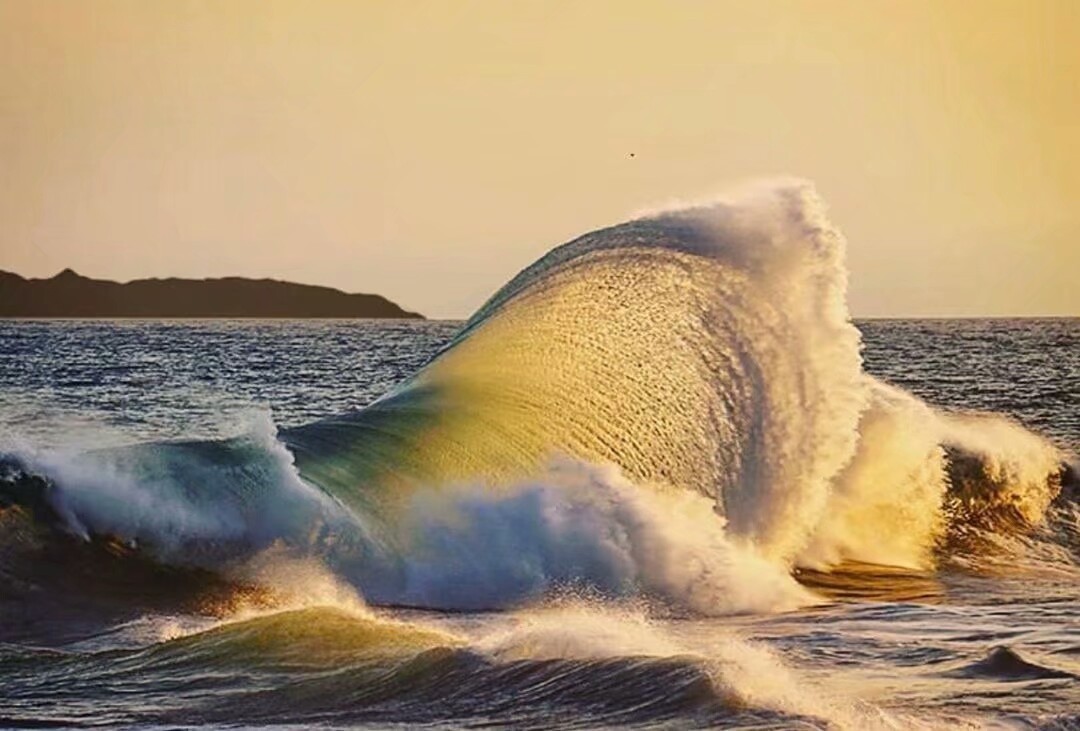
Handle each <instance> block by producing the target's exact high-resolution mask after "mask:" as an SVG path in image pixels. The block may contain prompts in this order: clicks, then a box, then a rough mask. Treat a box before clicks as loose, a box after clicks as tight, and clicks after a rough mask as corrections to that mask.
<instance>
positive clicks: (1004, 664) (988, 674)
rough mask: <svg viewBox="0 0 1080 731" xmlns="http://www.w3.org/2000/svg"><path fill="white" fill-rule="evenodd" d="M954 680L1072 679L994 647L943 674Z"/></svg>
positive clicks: (1013, 650)
mask: <svg viewBox="0 0 1080 731" xmlns="http://www.w3.org/2000/svg"><path fill="white" fill-rule="evenodd" d="M943 675H945V676H947V677H954V678H989V679H993V680H1000V681H1004V682H1018V681H1023V680H1056V679H1065V678H1073V679H1078V678H1077V676H1075V675H1073V674H1072V673H1067V672H1065V671H1064V670H1058V669H1056V668H1053V667H1050V666H1046V665H1040V664H1038V663H1035V662H1032V661H1030V660H1028V659H1026V658H1024V657H1023V656H1022V655H1021V654H1020V653H1019V652H1017V651H1016V650H1015V649H1013V648H1012V647H1008V646H1000V647H995V648H994V649H992V650H990V652H989V653H987V655H986V657H984V658H983V659H981V660H977V661H975V662H972V663H968V664H966V665H963V666H961V667H958V668H955V669H953V670H950V671H947V672H945V673H943Z"/></svg>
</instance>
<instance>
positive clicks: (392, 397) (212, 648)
mask: <svg viewBox="0 0 1080 731" xmlns="http://www.w3.org/2000/svg"><path fill="white" fill-rule="evenodd" d="M845 251H846V242H845V240H844V238H843V236H842V235H841V234H840V232H839V231H838V230H837V229H836V228H835V227H834V226H833V225H832V224H831V223H830V222H829V221H828V219H827V217H826V215H825V207H824V204H823V203H822V202H821V201H820V199H819V198H818V197H817V195H816V193H815V192H814V190H813V188H812V186H810V185H809V184H807V183H802V182H799V181H781V182H779V183H775V182H773V183H767V184H759V185H753V186H750V187H749V188H748V189H746V190H743V191H738V192H735V193H733V194H732V195H730V196H729V197H726V198H720V199H717V200H715V201H713V202H711V203H709V204H707V205H702V206H698V207H691V208H685V209H681V210H670V211H662V212H658V213H656V214H653V215H649V216H645V217H643V218H640V219H637V220H634V221H630V222H627V223H624V224H620V225H617V226H613V227H610V228H607V229H602V230H599V231H595V232H592V233H589V234H585V235H584V236H581V237H579V238H577V239H575V240H573V241H571V242H569V243H567V244H564V245H563V246H560V247H557V248H555V249H553V250H551V251H550V252H549V253H548V254H547V255H546V256H544V257H543V258H541V259H540V260H539V261H537V262H536V263H535V264H533V265H532V266H530V267H528V268H527V269H525V270H523V271H522V272H521V273H520V274H519V275H517V276H516V277H514V278H513V279H512V280H511V281H510V282H508V283H507V284H506V285H505V286H504V287H503V288H502V289H500V290H499V291H498V292H497V293H496V294H495V295H494V296H493V297H492V298H491V299H490V300H489V301H488V302H487V303H486V304H485V305H484V306H483V307H482V308H481V309H480V310H479V311H478V312H477V313H476V314H475V315H473V317H472V318H470V320H469V321H468V322H466V323H464V324H458V323H427V322H419V323H417V322H408V323H396V322H317V323H309V322H294V323H290V322H274V323H263V322H213V323H189V322H183V323H181V322H11V323H3V324H2V325H0V399H2V400H0V425H2V428H3V433H2V434H0V440H2V441H0V643H2V644H0V726H24V727H41V726H65V725H75V726H88V725H114V726H125V727H128V726H141V727H176V726H204V725H224V724H229V725H250V726H265V725H270V724H280V725H323V726H326V725H333V726H355V725H360V726H376V727H383V726H388V725H393V726H408V727H412V726H416V725H433V726H451V727H456V726H500V727H501V726H513V727H563V726H578V727H611V726H628V725H629V726H638V727H656V726H665V727H671V728H684V727H688V726H722V727H737V728H777V729H787V728H799V727H802V728H842V729H860V730H861V729H898V728H953V727H968V728H980V727H991V728H993V727H999V728H1000V727H1018V728H1076V727H1077V726H1078V724H1080V716H1078V712H1077V708H1078V705H1080V617H1078V611H1077V610H1078V600H1080V566H1078V560H1080V559H1078V550H1080V509H1078V502H1077V495H1078V491H1080V486H1078V466H1077V462H1076V452H1077V449H1078V446H1080V421H1078V410H1077V406H1078V404H1077V393H1078V387H1077V386H1078V381H1080V378H1078V376H1080V342H1078V341H1080V322H1078V321H1077V320H1039V321H975V322H972V321H965V322H947V321H934V322H868V323H862V324H861V325H860V326H859V327H856V326H855V325H854V324H853V323H852V322H851V319H850V316H849V312H848V309H847V303H846V284H847V278H848V272H847V270H846V265H845Z"/></svg>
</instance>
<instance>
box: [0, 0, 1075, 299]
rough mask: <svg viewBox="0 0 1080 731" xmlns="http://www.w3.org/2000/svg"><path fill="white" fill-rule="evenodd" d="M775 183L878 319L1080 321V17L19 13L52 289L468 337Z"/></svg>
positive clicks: (868, 1) (41, 232)
mask: <svg viewBox="0 0 1080 731" xmlns="http://www.w3.org/2000/svg"><path fill="white" fill-rule="evenodd" d="M630 153H634V157H633V158H631V157H630ZM776 174H793V175H797V176H800V177H806V178H810V179H812V180H814V181H816V183H817V184H818V187H819V189H820V190H821V192H822V194H823V195H824V196H825V198H826V200H827V201H828V202H829V203H830V205H831V209H832V217H833V219H834V221H836V222H837V223H838V224H839V225H840V227H841V228H842V229H843V230H844V231H845V233H846V234H847V236H848V240H849V242H850V268H851V292H852V296H851V301H852V309H853V312H854V313H855V314H856V315H859V316H877V315H980V314H1080V2H1075V1H1073V0H1063V1H1062V2H1032V1H1030V0H1017V1H1015V2H991V1H988V0H978V1H975V0H972V1H960V0H955V1H952V2H948V1H946V0H933V1H931V2H925V3H923V2H915V1H905V2H884V1H875V0H857V1H854V2H823V1H822V0H813V1H811V0H807V1H806V2H759V1H757V0H755V1H753V2H751V0H742V1H740V2H700V3H698V2H655V3H652V2H649V3H645V2H630V1H628V0H619V1H616V2H600V1H595V0H594V1H586V2H574V3H571V2H542V3H531V2H520V1H518V0H515V1H514V2H449V1H446V2H404V1H402V2H374V1H369V2H360V1H358V0H357V1H349V2H312V1H310V0H307V1H304V2H301V1H300V0H296V1H295V2H272V1H269V2H268V1H267V0H252V1H251V2H238V1H236V0H232V1H230V2H180V1H179V0H176V1H173V0H169V1H166V0H124V1H109V0H67V1H59V0H57V1H53V0H0V269H8V270H14V271H17V272H19V273H21V274H24V275H28V276H51V275H52V274H54V273H56V271H58V270H59V269H61V268H63V267H67V266H70V267H73V268H75V269H76V270H78V271H80V272H82V273H84V274H87V275H91V276H97V277H107V278H116V279H131V278H136V277H143V276H169V275H177V276H196V277H200V276H221V275H227V274H240V275H246V276H272V277H277V278H286V279H291V280H295V281H301V282H309V283H316V284H328V285H332V286H336V287H340V288H342V289H346V290H350V291H374V292H378V293H381V294H384V295H387V296H389V297H391V298H392V299H394V300H396V301H398V302H399V303H401V304H402V305H403V306H406V307H408V308H410V309H418V310H420V311H421V312H424V313H425V314H428V315H429V316H448V317H460V316H465V315H468V314H469V313H470V312H471V311H472V310H473V309H474V308H475V307H476V306H478V305H479V304H480V303H481V302H482V301H483V299H484V298H486V297H487V296H488V295H489V294H491V293H492V292H493V291H494V290H495V289H496V288H498V286H499V285H501V284H502V283H503V282H504V281H506V280H507V279H508V278H509V277H510V276H511V275H513V274H514V273H515V272H517V271H518V270H519V269H521V268H522V267H523V266H525V265H527V264H529V263H530V262H531V261H532V260H533V259H535V258H536V257H537V256H539V255H541V254H543V253H544V252H545V251H546V250H548V249H549V248H551V247H552V246H554V245H556V244H559V243H562V242H563V241H565V240H568V239H569V238H572V237H573V236H575V235H577V234H579V233H583V232H585V231H587V230H590V229H593V228H597V227H600V226H604V225H607V224H611V223H616V222H618V221H621V220H624V219H625V218H626V217H627V216H628V214H630V213H632V212H634V211H636V210H640V209H642V208H646V207H649V206H651V205H655V204H657V203H662V202H663V201H665V200H668V199H681V198H700V197H702V196H703V195H707V194H708V193H709V192H711V191H717V190H722V189H723V188H724V187H725V184H729V183H733V182H738V181H739V180H742V179H745V178H748V177H757V176H769V175H776Z"/></svg>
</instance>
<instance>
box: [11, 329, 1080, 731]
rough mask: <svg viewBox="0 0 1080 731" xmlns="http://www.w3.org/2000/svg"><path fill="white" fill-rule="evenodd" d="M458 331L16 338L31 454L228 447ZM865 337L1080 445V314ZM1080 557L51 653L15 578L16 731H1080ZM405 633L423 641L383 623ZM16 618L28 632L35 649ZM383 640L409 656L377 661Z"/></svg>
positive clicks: (389, 652)
mask: <svg viewBox="0 0 1080 731" xmlns="http://www.w3.org/2000/svg"><path fill="white" fill-rule="evenodd" d="M458 326H459V324H458V323H444V322H387V323H381V322H363V321H360V322H119V321H117V322H7V323H3V324H2V325H0V343H2V344H3V348H2V350H0V405H2V409H3V415H4V422H3V427H4V430H5V438H6V439H9V440H11V439H19V440H24V441H26V442H32V443H34V444H37V445H40V446H47V445H53V446H55V445H60V444H72V443H77V444H81V445H86V446H90V445H95V446H99V445H101V444H102V443H107V444H110V445H114V444H121V443H129V442H136V441H146V440H162V439H177V438H193V437H199V438H211V437H223V436H229V435H232V434H235V433H237V432H238V431H241V430H243V429H244V428H245V424H246V420H247V419H249V418H250V414H251V413H252V412H258V411H265V410H268V411H269V412H270V413H272V414H273V418H274V420H275V421H276V423H278V424H279V425H281V426H286V427H287V426H293V425H300V424H304V423H308V422H310V421H312V420H313V419H315V418H317V417H319V416H322V415H325V414H333V413H338V412H342V411H345V410H348V409H352V408H355V407H358V406H362V405H364V404H365V403H366V402H368V401H370V400H372V399H374V398H375V397H377V396H378V395H380V394H381V393H382V392H384V391H385V390H386V389H387V388H388V387H390V386H391V385H392V384H394V383H396V382H398V381H399V380H400V379H402V378H403V377H404V376H405V375H407V374H409V373H411V372H413V371H414V370H415V369H416V368H417V367H419V366H420V365H422V364H423V363H424V362H425V361H426V360H427V359H428V358H429V357H430V356H431V355H432V354H433V353H434V352H435V351H436V350H437V349H438V348H439V347H440V346H441V345H442V344H444V343H445V342H446V341H447V340H448V338H449V337H450V336H451V335H452V334H453V333H454V332H455V331H456V330H457V328H458ZM860 329H861V330H862V333H863V337H864V344H865V351H864V357H865V361H866V364H867V368H868V370H869V371H870V372H872V373H875V374H876V375H879V376H881V377H883V378H885V379H886V380H888V381H891V382H893V383H897V384H902V385H904V386H906V387H907V388H909V389H911V390H912V391H914V392H916V393H918V394H920V395H921V396H923V397H924V398H926V399H928V400H929V401H931V402H934V403H938V404H942V405H946V406H950V407H954V408H964V409H980V410H995V411H999V412H1004V413H1008V414H1011V415H1013V416H1014V417H1016V418H1017V419H1019V420H1020V421H1022V422H1023V423H1025V424H1026V425H1028V426H1030V427H1032V428H1035V429H1038V430H1040V431H1042V432H1043V433H1044V434H1046V435H1048V436H1049V437H1051V438H1053V439H1054V440H1056V441H1057V442H1058V443H1059V444H1060V445H1062V446H1063V447H1066V448H1069V447H1073V448H1075V447H1076V445H1077V444H1078V443H1080V425H1078V421H1077V418H1078V417H1077V415H1078V410H1077V394H1076V388H1077V384H1078V378H1080V323H1078V322H1077V321H1075V320H1071V321H903V322H900V321H897V322H886V321H874V322H865V323H861V324H860ZM1076 560H1077V555H1076V552H1075V546H1074V547H1073V549H1072V553H1071V554H1069V556H1068V561H1067V562H1066V563H1065V564H1059V565H1056V567H1055V569H1054V570H1053V571H1048V572H1047V573H1045V574H1044V575H1035V576H1033V575H1030V574H1028V573H1019V574H1018V575H1015V576H1014V575H1010V574H1009V572H1008V571H1007V570H1003V571H1002V572H1001V573H999V574H996V575H972V574H969V573H962V572H956V571H948V570H946V571H943V572H940V573H938V574H936V575H918V574H913V573H904V574H898V575H896V576H891V577H890V576H881V577H880V578H879V579H878V580H877V583H876V584H872V585H869V584H864V585H863V590H864V591H865V593H866V594H867V595H868V596H866V597H864V598H860V597H858V596H845V595H844V593H843V592H840V593H839V595H836V596H833V597H832V598H829V597H830V594H829V589H828V583H829V582H828V581H823V582H821V584H820V586H818V588H816V589H814V590H815V591H817V592H820V593H821V594H822V596H824V597H826V599H825V601H824V602H823V603H822V604H821V605H820V606H816V607H812V608H806V609H803V610H799V611H793V612H786V613H780V614H772V613H762V614H749V615H738V616H729V617H723V618H702V617H694V616H693V615H692V614H691V615H687V614H682V615H680V616H672V615H671V613H670V611H668V610H656V609H655V608H650V607H649V606H646V605H640V604H634V603H632V602H631V603H625V602H614V603H613V602H604V601H601V600H599V599H588V600H582V599H579V598H571V599H563V600H560V601H556V602H554V605H552V604H549V605H548V608H546V609H539V608H533V609H521V610H518V611H507V612H497V613H483V612H480V613H471V614H441V613H438V612H416V611H409V610H394V609H389V608H384V609H375V610H361V609H348V608H346V609H341V608H340V607H341V598H340V596H337V595H334V596H333V602H334V606H335V607H336V608H334V609H309V610H299V611H300V612H301V613H303V612H307V615H306V616H303V615H302V616H300V617H293V616H292V615H291V614H289V613H285V614H280V615H274V614H271V615H269V616H270V617H279V618H282V619H280V626H273V625H270V624H267V622H268V621H269V620H268V619H266V618H264V619H250V620H247V623H246V624H245V623H243V622H240V623H238V624H235V625H228V624H226V625H223V626H221V627H219V628H218V629H216V630H211V634H209V635H207V634H199V632H198V631H199V630H201V629H203V628H206V627H210V626H218V622H220V621H221V620H220V618H218V617H209V618H208V617H207V616H206V614H205V613H204V612H198V611H192V612H189V613H184V612H179V613H178V612H177V611H176V610H175V609H174V608H164V609H161V608H158V609H151V610H147V611H146V612H145V613H142V612H140V613H136V614H135V615H125V616H124V617H123V618H122V619H121V620H120V621H118V623H117V624H116V625H115V626H107V627H98V626H93V625H89V627H90V629H88V630H87V632H88V633H89V634H86V633H84V631H83V628H82V627H81V626H80V624H79V623H78V622H77V621H74V620H71V621H72V622H73V625H72V626H71V627H68V628H67V631H66V632H57V633H56V634H54V635H48V634H46V635H43V636H42V635H37V636H35V635H34V633H33V623H32V622H29V621H28V620H26V618H25V617H22V618H20V620H21V621H18V622H16V621H13V615H14V614H17V613H18V609H17V606H16V607H15V608H13V607H12V604H11V602H20V601H22V595H18V594H16V593H15V592H12V591H11V589H12V587H11V586H8V587H6V590H7V591H8V593H9V594H11V595H13V596H9V599H8V604H7V609H6V611H5V619H6V624H5V626H3V627H0V632H3V633H4V634H7V635H9V636H8V637H6V638H4V637H2V636H0V639H5V640H6V644H3V645H0V653H2V654H0V687H2V689H3V692H2V694H0V695H2V701H0V723H2V724H3V725H12V726H36V725H42V724H44V725H65V724H72V725H88V724H93V725H97V724H120V725H129V724H138V725H147V726H155V725H175V724H195V725H199V724H204V723H211V724H218V723H240V724H255V725H260V724H267V723H274V724H277V723H284V724H308V723H319V724H331V725H333V724H345V725H349V724H356V723H359V724H365V723H370V724H374V725H386V724H398V723H401V724H407V725H411V724H413V723H420V722H423V723H447V724H449V725H471V724H487V723H494V724H496V725H502V724H520V725H530V726H547V725H582V726H594V725H618V724H630V723H634V724H640V725H646V726H652V725H660V726H672V727H683V726H686V725H713V724H718V725H723V726H732V727H746V728H762V727H769V728H792V727H806V728H815V727H845V728H868V727H882V728H907V727H930V728H936V727H950V726H953V725H971V726H975V727H978V726H981V725H990V726H992V727H995V726H1002V727H1019V728H1026V727H1046V728H1073V727H1076V726H1077V724H1080V716H1078V714H1077V707H1078V704H1080V681H1078V677H1080V675H1078V674H1080V585H1078V581H1080V579H1078V576H1080V574H1078V573H1077V572H1076V570H1075V569H1076ZM0 576H3V575H2V574H0ZM811 585H812V586H814V584H811ZM844 586H846V587H847V588H848V590H850V588H851V586H850V584H844ZM359 590H360V591H361V592H362V590H363V587H359ZM346 593H348V592H346ZM856 593H857V592H856ZM312 603H314V604H319V601H318V600H317V599H316V600H312ZM369 611H371V612H373V614H369V613H368V612H369ZM242 616H246V615H242ZM373 617H375V618H374V619H373ZM394 618H398V619H401V620H402V621H404V622H406V623H408V624H407V625H405V626H407V627H409V628H410V629H409V630H408V632H405V633H401V631H400V630H399V629H396V628H395V629H386V628H384V627H382V626H381V625H380V624H379V623H382V622H384V621H389V620H393V619H394ZM230 621H239V620H237V619H236V618H235V617H233V618H232V619H231V620H230ZM260 623H262V624H260ZM372 623H375V624H372ZM16 626H18V627H19V628H20V630H26V632H25V633H24V634H25V636H21V637H14V636H11V635H12V634H13V632H12V630H13V628H14V627H16ZM213 632H218V633H219V634H218V635H216V636H215V635H213V634H212V633H213ZM383 633H388V634H389V635H390V636H391V637H392V639H385V638H384V639H383V640H382V641H380V642H379V643H376V644H375V646H374V647H373V644H372V642H371V637H372V636H375V637H382V636H383ZM399 635H400V636H399ZM383 642H384V643H385V646H382V643H383ZM185 643H186V644H185Z"/></svg>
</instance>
